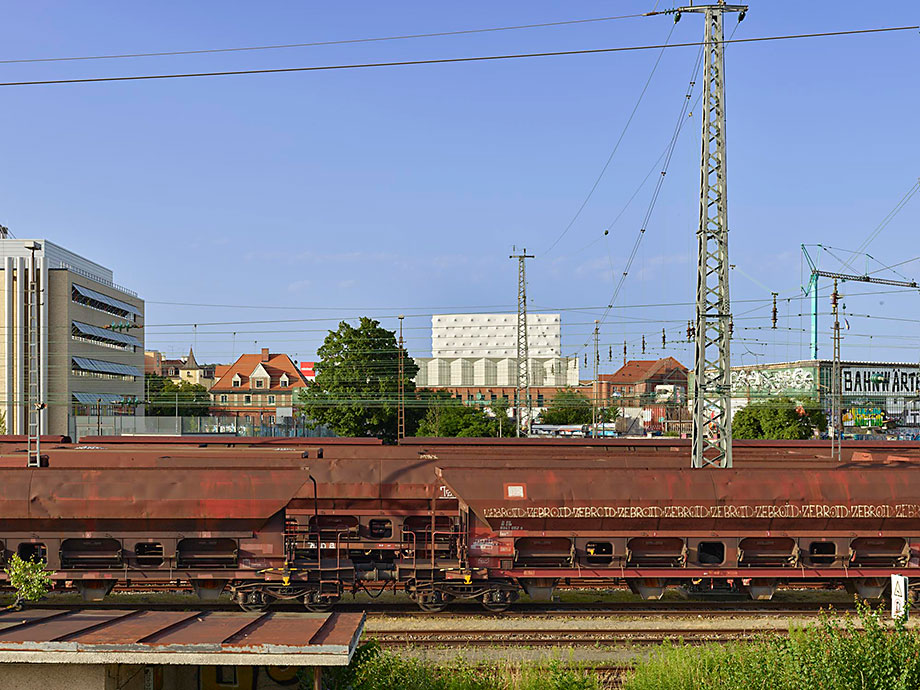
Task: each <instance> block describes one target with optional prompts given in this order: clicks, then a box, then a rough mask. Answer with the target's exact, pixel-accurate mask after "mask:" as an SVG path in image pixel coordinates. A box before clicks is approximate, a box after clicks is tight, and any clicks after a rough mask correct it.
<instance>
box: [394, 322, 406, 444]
mask: <svg viewBox="0 0 920 690" xmlns="http://www.w3.org/2000/svg"><path fill="white" fill-rule="evenodd" d="M403 318H405V317H404V316H403V315H402V314H400V315H399V354H398V357H399V389H398V395H399V401H398V402H397V406H396V438H397V439H403V438H405V437H406V384H405V381H404V379H405V375H406V355H405V350H404V347H403Z"/></svg>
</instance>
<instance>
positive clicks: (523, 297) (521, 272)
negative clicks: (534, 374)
mask: <svg viewBox="0 0 920 690" xmlns="http://www.w3.org/2000/svg"><path fill="white" fill-rule="evenodd" d="M508 258H509V259H517V260H518V313H517V370H518V375H517V390H516V391H515V394H514V398H515V400H514V422H515V429H516V432H517V435H518V436H520V435H521V432H522V431H523V433H524V435H525V436H527V435H528V434H529V432H530V420H531V417H532V415H533V408H532V406H531V404H530V349H529V348H528V346H527V273H526V261H527V259H532V258H534V257H533V254H528V253H527V250H526V249H522V250H521V253H520V254H512V255H511V256H509V257H508Z"/></svg>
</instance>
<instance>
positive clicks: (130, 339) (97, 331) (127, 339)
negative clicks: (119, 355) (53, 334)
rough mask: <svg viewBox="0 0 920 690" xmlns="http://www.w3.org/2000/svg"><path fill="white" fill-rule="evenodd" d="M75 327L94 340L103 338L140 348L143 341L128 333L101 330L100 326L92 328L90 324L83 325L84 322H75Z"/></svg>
mask: <svg viewBox="0 0 920 690" xmlns="http://www.w3.org/2000/svg"><path fill="white" fill-rule="evenodd" d="M73 327H74V328H76V329H77V330H78V331H80V332H81V333H83V334H84V335H88V336H92V337H94V338H103V339H105V340H110V341H112V342H114V343H123V344H125V345H134V346H136V347H140V345H141V341H140V340H138V339H137V338H135V337H134V336H133V335H128V334H127V333H121V332H120V331H115V330H109V329H107V328H100V327H99V326H91V325H89V324H88V323H83V322H82V321H74V322H73Z"/></svg>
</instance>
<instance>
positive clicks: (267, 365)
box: [211, 354, 307, 391]
mask: <svg viewBox="0 0 920 690" xmlns="http://www.w3.org/2000/svg"><path fill="white" fill-rule="evenodd" d="M259 364H261V365H262V367H263V368H264V369H265V371H266V372H267V373H268V375H269V377H270V379H271V380H270V381H269V386H268V388H260V389H258V390H269V391H284V390H290V389H291V388H302V387H303V386H306V385H307V381H306V379H305V378H304V377H303V375H302V374H301V373H300V371H299V370H298V369H297V367H296V366H294V362H292V361H291V358H290V357H288V356H287V355H284V354H280V355H279V354H269V355H268V357H267V358H266V361H264V362H263V361H262V355H260V354H251V355H240V358H239V359H238V360H236V361H235V362H234V363H233V364H231V365H229V366H219V367H217V369H216V370H215V372H214V375H215V376H216V377H218V378H217V381H216V382H215V383H214V385H213V386H211V390H212V391H234V390H243V389H245V390H249V375H250V374H252V372H253V371H254V370H255V369H256V367H258V366H259ZM237 374H239V377H240V385H239V386H234V385H233V377H234V376H236V375H237ZM282 374H287V375H288V380H289V381H290V385H289V386H287V387H283V386H281V385H280V383H279V381H280V380H281V375H282Z"/></svg>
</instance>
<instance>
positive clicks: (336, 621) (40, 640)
mask: <svg viewBox="0 0 920 690" xmlns="http://www.w3.org/2000/svg"><path fill="white" fill-rule="evenodd" d="M364 620H365V616H364V614H363V613H244V612H242V611H234V612H216V611H214V612H201V611H149V610H143V609H139V610H92V609H81V610H69V611H63V610H32V609H26V610H24V611H8V612H4V613H0V663H3V662H17V663H33V664H34V663H46V664H61V663H67V664H166V665H208V666H248V665H259V666H347V665H348V663H349V662H350V661H351V657H352V654H354V651H355V647H356V646H357V644H358V640H359V638H360V637H361V633H362V632H363V630H364Z"/></svg>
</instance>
